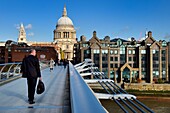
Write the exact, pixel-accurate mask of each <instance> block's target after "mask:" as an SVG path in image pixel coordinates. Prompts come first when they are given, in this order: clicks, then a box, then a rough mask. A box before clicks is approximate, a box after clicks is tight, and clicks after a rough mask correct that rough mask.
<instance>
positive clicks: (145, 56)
mask: <svg viewBox="0 0 170 113" xmlns="http://www.w3.org/2000/svg"><path fill="white" fill-rule="evenodd" d="M167 44H168V43H167V42H166V41H164V40H160V41H156V40H155V39H154V38H153V37H152V32H151V31H149V32H148V35H147V36H145V39H143V40H140V41H136V40H135V39H134V38H131V40H130V41H129V40H124V39H121V38H115V39H110V37H109V36H106V37H105V38H104V39H99V38H98V37H97V33H96V31H94V32H93V36H92V38H91V39H90V40H89V41H86V38H85V37H84V36H81V39H80V41H79V42H78V43H77V44H75V46H74V56H75V57H74V61H75V63H78V62H83V61H84V59H86V58H90V59H92V61H93V62H94V63H95V64H96V66H97V67H99V69H100V71H103V72H104V73H105V74H107V75H108V77H109V78H111V79H114V81H115V82H118V83H122V82H123V81H125V82H130V83H131V82H147V83H153V82H158V81H159V80H161V81H169V76H168V75H169V74H168V73H169V72H168V45H167Z"/></svg>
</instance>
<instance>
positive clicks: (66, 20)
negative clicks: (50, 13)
mask: <svg viewBox="0 0 170 113" xmlns="http://www.w3.org/2000/svg"><path fill="white" fill-rule="evenodd" d="M57 25H58V26H60V25H71V26H73V22H72V20H71V19H70V18H69V17H67V16H63V17H61V18H60V19H59V20H58V23H57Z"/></svg>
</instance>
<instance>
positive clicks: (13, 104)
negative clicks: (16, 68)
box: [0, 66, 71, 113]
mask: <svg viewBox="0 0 170 113" xmlns="http://www.w3.org/2000/svg"><path fill="white" fill-rule="evenodd" d="M42 78H43V82H44V83H45V87H46V90H45V92H44V93H43V94H41V95H37V94H35V104H33V105H30V104H28V102H27V100H28V99H27V83H26V79H25V78H19V79H17V80H15V81H12V82H10V83H7V84H5V85H2V86H0V112H1V113H70V112H71V111H70V101H69V83H68V71H67V68H64V67H63V66H56V67H54V70H53V71H52V72H50V69H49V68H46V69H44V70H42Z"/></svg>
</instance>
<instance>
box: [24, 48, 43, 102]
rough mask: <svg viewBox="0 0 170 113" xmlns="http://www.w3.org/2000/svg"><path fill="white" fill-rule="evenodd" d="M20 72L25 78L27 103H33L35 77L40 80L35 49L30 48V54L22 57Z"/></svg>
mask: <svg viewBox="0 0 170 113" xmlns="http://www.w3.org/2000/svg"><path fill="white" fill-rule="evenodd" d="M21 72H22V77H24V78H27V85H28V101H29V104H34V103H35V102H34V94H35V88H36V84H37V78H39V79H40V80H42V78H41V72H40V65H39V60H38V58H37V57H36V50H35V49H31V50H30V54H29V55H28V56H27V57H25V58H24V59H23V61H22V65H21Z"/></svg>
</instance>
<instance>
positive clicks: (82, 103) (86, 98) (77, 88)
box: [69, 62, 107, 113]
mask: <svg viewBox="0 0 170 113" xmlns="http://www.w3.org/2000/svg"><path fill="white" fill-rule="evenodd" d="M69 74H70V98H71V110H72V113H107V111H106V110H105V108H104V107H103V106H102V105H101V103H100V101H99V100H98V99H97V98H96V97H95V95H94V93H93V91H92V90H91V89H90V88H89V86H88V85H87V84H86V83H85V81H84V80H83V78H82V77H81V76H80V74H79V73H78V72H77V70H76V69H75V68H74V66H73V64H72V63H71V62H69Z"/></svg>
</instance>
